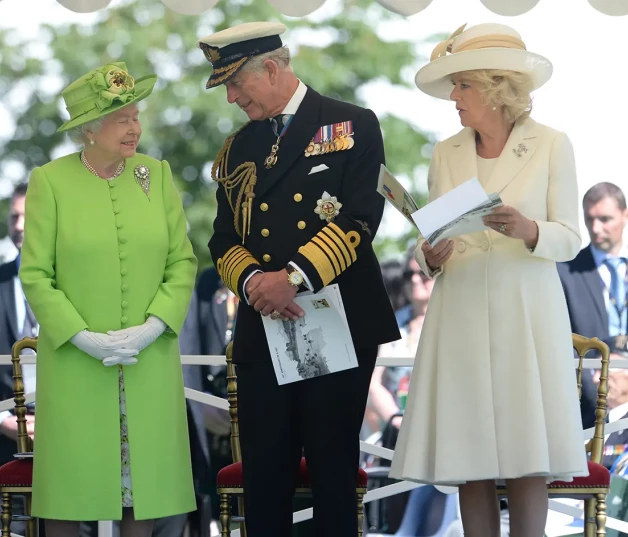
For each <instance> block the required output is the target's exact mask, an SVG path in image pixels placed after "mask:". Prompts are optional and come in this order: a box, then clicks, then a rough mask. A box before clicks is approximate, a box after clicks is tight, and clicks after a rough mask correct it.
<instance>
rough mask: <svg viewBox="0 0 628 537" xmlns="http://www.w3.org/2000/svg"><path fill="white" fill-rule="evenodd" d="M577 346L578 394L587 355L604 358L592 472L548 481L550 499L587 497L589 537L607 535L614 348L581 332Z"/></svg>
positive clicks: (590, 449)
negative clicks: (607, 432) (606, 461)
mask: <svg viewBox="0 0 628 537" xmlns="http://www.w3.org/2000/svg"><path fill="white" fill-rule="evenodd" d="M572 341H573V348H574V349H575V350H576V352H577V353H578V357H579V362H578V368H577V380H578V396H581V395H582V371H583V360H584V356H585V354H587V353H588V352H589V351H597V353H599V355H600V357H601V359H602V368H601V370H600V382H599V385H598V390H597V406H596V408H595V429H594V430H595V432H594V434H593V438H591V440H589V442H587V444H586V446H585V448H586V452H587V454H588V455H589V459H588V461H587V464H588V467H589V475H588V476H586V477H575V478H574V479H573V481H571V482H564V481H553V482H551V483H549V484H548V486H547V488H548V493H549V497H550V498H572V499H578V500H584V517H585V519H584V535H585V537H594V536H596V535H597V537H603V536H604V535H606V497H607V495H608V493H609V491H610V482H611V475H610V472H609V471H608V470H607V469H606V467H604V466H603V465H602V457H603V454H604V424H605V423H606V413H607V402H606V396H607V394H608V370H609V356H610V351H609V348H608V346H607V345H606V344H605V343H603V342H602V341H600V340H599V339H598V338H586V337H583V336H580V335H578V334H573V335H572ZM497 494H498V496H500V497H507V491H506V487H505V486H498V487H497Z"/></svg>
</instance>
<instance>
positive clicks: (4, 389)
mask: <svg viewBox="0 0 628 537" xmlns="http://www.w3.org/2000/svg"><path fill="white" fill-rule="evenodd" d="M26 187H27V185H26V184H19V185H17V186H16V187H15V189H14V190H13V193H12V195H11V199H10V202H9V203H10V204H9V217H8V222H7V224H8V231H9V238H10V239H11V241H12V242H13V244H14V245H15V247H16V248H17V250H18V256H17V257H16V258H15V259H14V260H13V261H10V262H8V263H4V264H2V265H0V354H4V355H7V354H11V348H12V347H13V344H14V343H15V342H16V341H18V340H20V339H22V338H23V337H33V336H37V333H38V329H39V326H38V324H37V321H36V319H35V316H34V315H33V312H32V311H31V309H30V307H29V305H28V302H27V301H26V299H25V298H24V293H23V292H22V285H21V283H20V279H19V278H18V275H17V273H18V268H19V262H20V257H19V251H20V250H21V248H22V241H23V240H24V204H25V199H26ZM22 375H23V377H24V385H25V390H26V392H27V393H29V392H32V391H34V390H35V366H34V365H22ZM12 398H13V367H12V366H10V365H3V366H0V400H2V401H3V400H5V399H12ZM33 410H34V409H33V406H32V405H29V407H28V413H27V415H26V422H27V428H28V431H29V433H30V434H31V435H34V434H35V415H34V413H33ZM0 433H1V434H0V465H2V464H6V463H7V462H10V461H12V460H14V457H13V456H14V454H15V453H16V451H17V450H16V439H17V420H16V417H15V415H14V414H13V413H12V412H9V411H4V412H0ZM13 508H14V513H15V514H22V502H21V500H19V499H18V500H16V501H15V502H14V506H13ZM11 531H13V532H15V533H18V534H20V535H23V534H24V531H25V525H24V523H23V522H14V523H13V524H11Z"/></svg>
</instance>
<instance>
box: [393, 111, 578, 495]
mask: <svg viewBox="0 0 628 537" xmlns="http://www.w3.org/2000/svg"><path fill="white" fill-rule="evenodd" d="M520 144H521V145H520ZM474 176H477V156H476V146H475V131H474V130H472V129H469V128H466V129H463V130H462V131H461V132H459V133H458V134H456V135H455V136H453V137H451V138H449V139H448V140H445V141H443V142H440V143H438V144H437V145H436V147H435V148H434V155H433V159H432V163H431V167H430V171H429V179H428V183H429V200H430V201H431V200H433V199H436V198H438V197H439V196H441V195H443V194H445V193H446V192H448V191H449V190H451V189H453V188H454V187H456V186H458V185H460V184H461V183H463V182H464V181H466V180H468V179H470V178H472V177H474ZM483 186H484V188H485V190H486V192H488V193H491V192H499V193H500V195H501V197H502V199H503V201H504V204H506V205H511V206H513V207H515V208H516V209H518V210H519V211H520V212H521V213H522V214H523V215H524V216H526V217H528V218H530V219H533V220H535V221H536V222H537V224H538V227H539V239H538V244H537V246H536V249H535V250H534V252H533V253H532V252H530V251H529V250H528V249H527V248H526V247H525V245H524V243H523V241H521V240H518V239H512V238H509V237H506V236H504V235H501V234H500V233H497V232H494V231H485V232H479V233H472V234H469V235H464V236H461V237H458V238H457V239H456V240H455V248H454V252H453V254H452V256H451V257H450V259H449V260H448V261H447V262H446V263H445V265H444V266H443V268H442V269H441V270H440V271H439V272H438V273H432V274H430V275H431V276H434V277H436V278H437V279H436V283H435V286H434V290H433V293H432V297H431V300H430V304H429V309H428V312H427V316H426V319H425V324H424V326H423V331H422V334H421V341H420V343H419V349H418V353H417V357H416V362H415V366H414V372H413V376H412V383H411V387H410V393H409V396H408V402H407V409H406V414H405V416H404V420H403V425H402V428H401V432H400V435H399V440H398V442H397V450H396V453H395V457H394V460H393V463H392V470H391V475H392V476H394V477H397V478H404V479H409V480H413V481H418V482H428V483H435V484H459V483H463V482H466V481H474V480H481V479H493V478H494V479H500V478H504V479H505V478H517V477H522V476H528V475H543V476H547V477H548V479H552V478H556V477H560V478H562V479H570V478H571V477H573V476H576V475H586V474H587V465H586V458H585V452H584V444H583V438H582V428H581V424H580V413H579V406H578V394H577V387H576V378H575V371H574V364H573V360H572V358H571V357H572V349H571V329H570V325H569V318H568V313H567V307H566V303H565V298H564V295H563V291H562V287H561V284H560V280H559V278H558V273H557V271H556V262H558V261H568V260H570V259H572V258H573V257H574V256H575V255H576V254H577V253H578V250H579V248H580V242H581V240H580V235H579V233H578V191H577V183H576V171H575V162H574V156H573V151H572V147H571V143H570V142H569V140H568V138H567V136H566V135H565V134H563V133H561V132H557V131H555V130H553V129H551V128H549V127H546V126H544V125H540V124H538V123H536V122H535V121H533V120H531V119H527V120H523V121H521V122H518V123H517V124H516V125H515V127H514V128H513V130H512V133H511V135H510V137H509V139H508V142H507V144H506V146H505V148H504V150H503V151H502V154H501V156H500V157H499V159H498V161H497V163H496V164H495V167H494V169H493V173H492V174H491V177H490V178H489V179H488V182H487V183H486V184H485V185H483ZM422 242H423V241H422V240H420V241H419V243H418V246H417V249H416V256H417V260H418V262H419V264H420V266H421V268H422V270H424V271H425V272H426V273H428V274H429V273H430V271H429V269H428V267H427V265H426V263H425V258H424V256H423V255H422V251H421V244H422Z"/></svg>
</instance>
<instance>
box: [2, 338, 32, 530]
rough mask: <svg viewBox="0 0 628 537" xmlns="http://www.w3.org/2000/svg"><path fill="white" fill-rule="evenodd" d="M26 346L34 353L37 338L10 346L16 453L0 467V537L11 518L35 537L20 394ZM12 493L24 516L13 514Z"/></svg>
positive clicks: (29, 449) (28, 453)
mask: <svg viewBox="0 0 628 537" xmlns="http://www.w3.org/2000/svg"><path fill="white" fill-rule="evenodd" d="M26 349H31V350H32V351H34V352H37V339H36V338H24V339H21V340H20V341H17V342H16V343H15V344H14V345H13V348H12V349H11V363H12V365H13V394H14V401H15V416H16V417H17V453H16V454H15V460H12V461H10V462H7V463H6V464H3V465H2V466H0V495H1V496H2V514H1V515H0V521H1V523H2V532H1V536H2V537H10V536H11V530H10V528H11V521H13V520H24V521H25V522H26V537H37V534H38V521H37V519H36V518H34V517H32V516H31V500H32V493H33V440H32V438H31V437H30V436H29V435H28V432H27V430H26V404H25V403H26V399H25V397H24V380H23V378H22V366H21V364H20V354H22V352H23V351H24V350H26ZM14 496H23V497H24V500H25V509H24V513H25V514H24V515H13V513H12V500H13V497H14Z"/></svg>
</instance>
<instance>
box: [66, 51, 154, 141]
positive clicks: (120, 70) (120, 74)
mask: <svg viewBox="0 0 628 537" xmlns="http://www.w3.org/2000/svg"><path fill="white" fill-rule="evenodd" d="M155 82H157V75H148V76H144V77H142V78H138V79H137V80H135V79H134V78H133V77H132V76H131V75H129V73H128V71H127V68H126V64H125V63H124V62H114V63H109V64H107V65H104V66H102V67H99V68H98V69H94V70H93V71H90V72H89V73H87V74H86V75H83V76H82V77H81V78H79V79H78V80H76V81H75V82H72V84H70V85H69V86H68V87H67V88H65V89H64V90H63V92H61V96H62V97H63V100H64V101H65V107H66V108H67V110H68V112H69V113H70V119H69V120H68V121H66V122H65V123H64V124H63V125H61V126H60V127H59V128H58V129H57V132H63V131H67V130H68V129H71V128H72V127H76V126H78V125H83V124H84V123H89V122H90V121H94V120H95V119H98V118H101V117H103V116H106V115H107V114H111V113H112V112H115V111H116V110H119V109H120V108H122V107H123V106H126V105H128V104H131V103H135V102H138V101H141V100H142V99H145V98H146V97H148V96H149V95H150V94H151V92H152V91H153V86H154V85H155Z"/></svg>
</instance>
